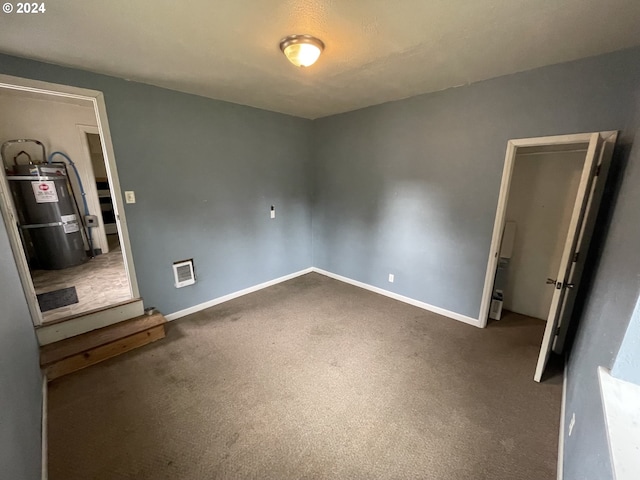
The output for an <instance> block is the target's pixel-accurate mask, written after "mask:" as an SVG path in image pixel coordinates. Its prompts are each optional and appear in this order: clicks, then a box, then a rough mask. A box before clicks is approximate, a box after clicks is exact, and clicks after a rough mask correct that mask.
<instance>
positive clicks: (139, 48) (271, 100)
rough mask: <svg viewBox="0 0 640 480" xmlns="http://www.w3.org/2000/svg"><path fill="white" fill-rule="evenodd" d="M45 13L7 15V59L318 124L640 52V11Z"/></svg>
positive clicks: (551, 6)
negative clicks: (293, 60) (585, 60)
mask: <svg viewBox="0 0 640 480" xmlns="http://www.w3.org/2000/svg"><path fill="white" fill-rule="evenodd" d="M14 3H15V2H14ZM45 5H46V8H47V11H46V13H42V14H30V15H26V14H23V15H20V14H16V13H12V14H3V13H0V51H2V52H4V53H9V54H13V55H18V56H23V57H28V58H34V59H38V60H44V61H47V62H50V63H57V64H61V65H68V66H72V67H77V68H81V69H85V70H91V71H95V72H100V73H106V74H109V75H114V76H118V77H123V78H127V79H131V80H137V81H140V82H144V83H149V84H153V85H159V86H163V87H167V88H171V89H175V90H180V91H184V92H190V93H195V94H198V95H203V96H206V97H211V98H216V99H221V100H227V101H230V102H235V103H240V104H244V105H251V106H254V107H258V108H263V109H267V110H273V111H277V112H283V113H288V114H292V115H297V116H301V117H306V118H318V117H322V116H326V115H331V114H335V113H340V112H345V111H349V110H354V109H357V108H362V107H365V106H369V105H375V104H379V103H383V102H386V101H390V100H396V99H400V98H405V97H409V96H412V95H416V94H420V93H426V92H432V91H437V90H442V89H445V88H449V87H454V86H458V85H464V84H468V83H471V82H475V81H479V80H484V79H487V78H492V77H497V76H500V75H504V74H509V73H515V72H519V71H524V70H529V69H532V68H536V67H540V66H543V65H549V64H553V63H559V62H564V61H568V60H574V59H577V58H582V57H587V56H592V55H597V54H600V53H605V52H610V51H614V50H618V49H622V48H626V47H631V46H635V45H640V1H639V0H607V1H602V0H396V1H390V0H324V1H323V0H298V1H295V0H280V1H277V0H251V1H249V0H244V1H242V0H235V1H232V0H218V1H211V0H209V1H207V0H192V1H189V2H178V1H175V0H135V1H131V0H108V1H101V2H98V1H94V0H91V1H87V0H56V1H48V2H45ZM291 33H308V34H312V35H315V36H317V37H319V38H321V39H322V40H323V41H324V42H325V44H326V49H325V52H324V54H323V55H322V56H321V57H320V59H319V60H318V63H316V64H315V65H314V66H312V67H310V68H308V69H299V68H296V67H294V66H293V65H291V64H289V63H288V61H287V60H286V58H285V57H284V56H283V55H282V53H281V52H280V50H279V48H278V42H279V40H280V39H281V38H282V37H284V36H286V35H288V34H291Z"/></svg>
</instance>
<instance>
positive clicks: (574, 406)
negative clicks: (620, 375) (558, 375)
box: [564, 97, 640, 480]
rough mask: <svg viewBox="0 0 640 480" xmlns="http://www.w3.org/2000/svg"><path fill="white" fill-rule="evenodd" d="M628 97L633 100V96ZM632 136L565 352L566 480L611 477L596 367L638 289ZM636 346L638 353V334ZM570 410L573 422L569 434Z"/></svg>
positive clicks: (615, 343) (638, 177)
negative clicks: (576, 323) (592, 272)
mask: <svg viewBox="0 0 640 480" xmlns="http://www.w3.org/2000/svg"><path fill="white" fill-rule="evenodd" d="M629 100H630V103H631V104H633V98H632V97H630V98H629ZM639 112H640V110H639ZM634 123H635V125H636V128H637V126H638V123H637V122H634ZM631 128H632V127H631V126H630V127H629V129H631ZM635 138H636V142H635V144H634V146H633V149H632V151H631V154H630V156H629V158H628V162H625V159H624V158H621V159H620V160H621V162H622V163H623V164H624V163H626V165H624V170H623V172H622V173H623V174H622V175H620V177H621V180H622V181H621V186H620V188H619V190H618V189H616V190H617V191H616V192H614V193H615V195H614V201H613V205H611V207H612V214H611V215H609V218H605V219H603V220H605V221H606V222H607V223H609V225H608V228H607V230H608V232H607V235H606V239H605V241H604V243H603V245H602V246H600V247H596V249H595V251H591V252H590V255H589V256H590V257H591V258H592V261H593V262H594V263H595V275H594V278H593V281H592V282H591V284H590V286H589V287H588V291H587V292H586V303H585V305H584V309H583V311H582V313H581V315H580V319H579V327H578V331H577V335H576V338H575V341H574V344H573V347H572V348H571V355H570V357H569V363H568V372H567V396H566V402H567V403H566V415H565V418H564V426H565V447H564V448H565V450H564V456H565V457H564V458H565V469H564V473H565V478H566V479H568V480H571V479H588V480H591V479H593V480H605V479H611V478H613V475H612V473H611V462H610V459H609V450H608V445H607V438H606V432H605V427H604V420H603V414H602V402H601V399H600V390H599V383H598V379H597V375H596V369H597V368H598V366H604V367H606V368H612V367H613V366H614V361H615V359H616V355H617V353H618V351H619V350H620V345H621V343H622V342H623V338H624V337H625V332H626V330H627V326H628V325H629V321H630V319H631V317H632V314H633V311H634V306H635V304H636V299H637V297H638V292H639V291H640V275H639V273H640V256H639V255H638V245H640V222H639V221H638V205H640V190H639V189H638V185H640V144H638V142H637V139H638V138H640V130H638V131H637V133H636V134H635ZM629 335H633V329H631V330H630V332H629V333H627V336H628V339H625V343H627V342H629V344H628V348H630V349H631V348H633V338H632V336H629ZM635 349H636V351H635V355H636V356H637V355H638V351H637V339H636V340H635ZM630 352H631V350H630ZM574 413H575V416H576V425H575V427H574V429H573V432H572V435H571V437H569V436H568V425H569V422H570V420H571V417H572V415H573V414H574Z"/></svg>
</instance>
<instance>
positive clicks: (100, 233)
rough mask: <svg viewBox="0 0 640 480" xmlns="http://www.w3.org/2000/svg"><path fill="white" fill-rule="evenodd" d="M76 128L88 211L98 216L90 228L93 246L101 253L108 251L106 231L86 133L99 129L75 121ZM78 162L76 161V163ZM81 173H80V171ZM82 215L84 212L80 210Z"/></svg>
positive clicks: (98, 131) (97, 131)
mask: <svg viewBox="0 0 640 480" xmlns="http://www.w3.org/2000/svg"><path fill="white" fill-rule="evenodd" d="M76 130H77V131H78V138H79V145H80V148H81V149H82V153H83V154H84V162H85V163H84V165H83V167H85V168H86V172H83V173H85V179H86V180H84V181H83V183H84V182H89V183H88V184H86V185H85V193H86V197H85V198H86V199H87V202H88V203H90V205H89V213H90V214H92V215H95V216H96V217H98V227H97V228H92V229H91V230H92V231H91V235H92V239H93V248H94V249H96V248H100V249H101V250H102V253H109V243H108V241H107V232H106V231H105V228H104V220H103V218H102V210H101V208H100V198H99V196H98V188H97V187H96V172H95V171H94V170H93V159H92V158H91V152H90V151H89V143H88V141H87V135H86V134H87V133H92V134H94V135H98V136H100V130H98V127H97V126H95V125H83V124H80V123H76ZM77 163H78V162H76V164H77ZM81 175H82V173H81ZM81 215H84V212H81Z"/></svg>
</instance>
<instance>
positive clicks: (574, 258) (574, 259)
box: [573, 252, 580, 263]
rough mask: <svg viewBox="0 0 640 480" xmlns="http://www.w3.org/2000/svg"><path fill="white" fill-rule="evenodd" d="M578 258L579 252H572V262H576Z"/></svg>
mask: <svg viewBox="0 0 640 480" xmlns="http://www.w3.org/2000/svg"><path fill="white" fill-rule="evenodd" d="M578 258H580V252H576V253H574V254H573V263H576V262H577V261H578Z"/></svg>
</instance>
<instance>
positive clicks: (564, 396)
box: [556, 355, 569, 480]
mask: <svg viewBox="0 0 640 480" xmlns="http://www.w3.org/2000/svg"><path fill="white" fill-rule="evenodd" d="M568 368H569V362H568V361H567V357H566V355H565V357H564V371H563V372H562V402H561V403H560V429H559V433H558V462H557V465H558V466H557V475H556V478H557V480H562V479H563V477H564V473H563V468H564V416H565V415H566V412H567V377H568V376H569V372H568V370H567V369H568Z"/></svg>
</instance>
